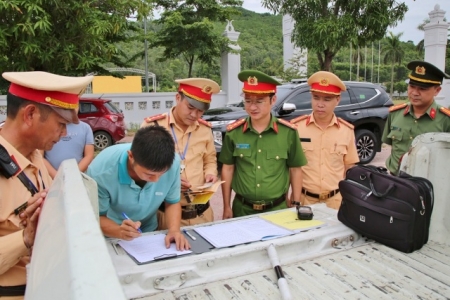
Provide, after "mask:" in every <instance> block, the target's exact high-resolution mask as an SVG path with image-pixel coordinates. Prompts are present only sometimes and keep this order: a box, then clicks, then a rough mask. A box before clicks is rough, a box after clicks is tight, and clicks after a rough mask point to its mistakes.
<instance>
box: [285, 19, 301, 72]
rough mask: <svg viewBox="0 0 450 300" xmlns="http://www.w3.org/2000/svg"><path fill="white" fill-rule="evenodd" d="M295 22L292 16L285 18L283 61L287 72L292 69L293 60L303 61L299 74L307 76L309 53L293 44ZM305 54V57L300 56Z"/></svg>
mask: <svg viewBox="0 0 450 300" xmlns="http://www.w3.org/2000/svg"><path fill="white" fill-rule="evenodd" d="M294 25H295V21H294V19H292V17H291V16H290V15H284V16H283V26H282V27H283V61H284V70H287V69H289V68H291V67H292V59H293V58H298V59H301V60H302V62H301V63H299V65H302V66H301V67H300V70H299V73H301V74H305V77H306V72H307V51H306V49H303V50H302V49H300V48H298V47H295V45H294V44H293V43H292V32H293V31H294ZM302 53H303V56H300V55H301V54H302Z"/></svg>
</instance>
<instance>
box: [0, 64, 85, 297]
mask: <svg viewBox="0 0 450 300" xmlns="http://www.w3.org/2000/svg"><path fill="white" fill-rule="evenodd" d="M3 78H5V79H6V80H8V81H10V82H11V85H10V86H9V90H8V94H7V96H6V102H7V104H6V109H7V114H6V121H5V123H4V125H3V127H2V128H1V129H0V145H1V148H2V149H3V150H6V153H5V152H3V153H4V154H5V156H6V157H11V160H12V161H13V162H14V163H13V164H16V165H17V166H18V168H19V169H18V170H17V172H15V173H12V174H11V172H8V171H5V169H3V170H4V171H2V172H0V191H1V193H0V298H1V299H22V298H23V295H24V293H25V283H26V270H25V266H26V265H27V264H28V263H29V261H30V254H31V252H32V247H33V244H34V239H35V234H36V227H37V223H38V219H39V213H40V211H41V208H42V207H41V206H42V203H43V201H44V198H45V196H46V191H47V190H46V189H48V188H49V186H50V184H51V182H52V180H51V178H50V176H49V174H48V172H47V169H46V168H45V166H44V161H43V158H42V155H41V153H40V151H39V150H37V149H42V150H50V149H51V148H52V147H53V145H54V144H55V143H57V142H58V141H59V139H60V138H61V137H62V136H64V135H66V124H68V123H78V117H77V113H76V109H77V108H78V100H79V95H80V94H81V93H82V92H83V91H84V89H85V88H86V86H87V85H88V84H89V83H90V82H91V81H92V78H93V76H86V77H66V76H59V75H55V74H50V73H46V72H6V73H3ZM8 177H9V178H8ZM3 297H4V298H3Z"/></svg>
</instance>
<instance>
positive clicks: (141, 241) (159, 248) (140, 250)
mask: <svg viewBox="0 0 450 300" xmlns="http://www.w3.org/2000/svg"><path fill="white" fill-rule="evenodd" d="M165 237H166V235H165V234H154V235H143V236H141V237H138V238H136V239H134V240H132V241H122V240H121V241H119V242H118V244H119V245H120V246H121V247H122V248H123V249H124V250H125V251H126V252H127V253H128V254H129V255H130V256H132V257H133V258H134V259H135V260H136V261H137V262H138V263H140V264H141V263H146V262H150V261H154V260H159V259H166V258H171V257H176V256H180V255H185V254H189V253H191V252H192V251H191V250H184V251H178V250H177V248H176V246H175V244H174V243H171V244H170V248H169V249H167V248H166V245H165V241H164V238H165Z"/></svg>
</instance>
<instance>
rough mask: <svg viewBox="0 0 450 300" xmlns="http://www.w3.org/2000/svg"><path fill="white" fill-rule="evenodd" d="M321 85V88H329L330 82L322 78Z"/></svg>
mask: <svg viewBox="0 0 450 300" xmlns="http://www.w3.org/2000/svg"><path fill="white" fill-rule="evenodd" d="M319 84H320V85H321V86H329V85H330V82H329V81H328V78H321V79H320V82H319Z"/></svg>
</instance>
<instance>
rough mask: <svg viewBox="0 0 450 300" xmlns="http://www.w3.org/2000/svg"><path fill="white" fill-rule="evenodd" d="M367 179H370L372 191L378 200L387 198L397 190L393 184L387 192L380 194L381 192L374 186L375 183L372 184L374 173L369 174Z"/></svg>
mask: <svg viewBox="0 0 450 300" xmlns="http://www.w3.org/2000/svg"><path fill="white" fill-rule="evenodd" d="M367 177H368V178H369V184H370V189H371V190H372V194H374V195H375V197H378V198H382V197H385V196H387V195H388V194H389V193H390V192H391V191H392V190H393V189H394V188H395V185H394V184H393V183H392V182H391V183H390V184H389V187H388V188H387V190H386V192H384V193H379V192H377V190H376V189H375V186H374V185H373V182H372V173H370V172H367Z"/></svg>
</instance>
